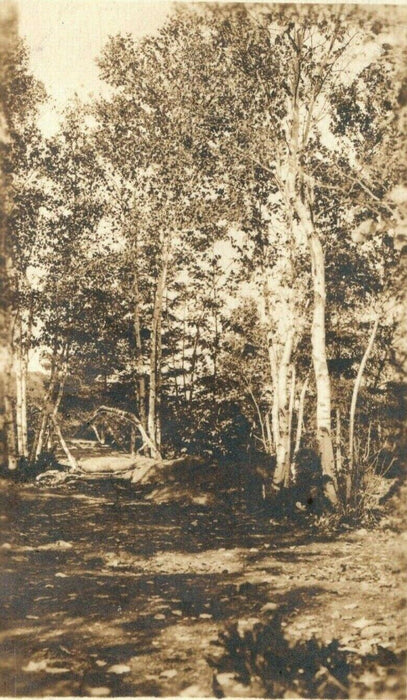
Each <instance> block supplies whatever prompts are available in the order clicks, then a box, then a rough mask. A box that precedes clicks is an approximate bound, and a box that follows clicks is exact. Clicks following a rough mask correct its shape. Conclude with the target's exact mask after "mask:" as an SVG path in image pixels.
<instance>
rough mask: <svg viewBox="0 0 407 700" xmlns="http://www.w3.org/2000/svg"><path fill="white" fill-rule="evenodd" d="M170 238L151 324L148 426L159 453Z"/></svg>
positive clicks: (163, 255) (160, 274) (163, 258)
mask: <svg viewBox="0 0 407 700" xmlns="http://www.w3.org/2000/svg"><path fill="white" fill-rule="evenodd" d="M168 257H169V240H168V239H167V238H166V239H165V240H164V243H163V251H162V262H161V269H160V273H159V276H158V280H157V286H156V290H155V296H154V308H153V318H152V326H151V350H150V377H149V379H150V386H149V400H148V419H147V428H148V435H149V438H150V442H151V443H152V444H153V445H154V446H155V447H154V450H155V451H156V452H158V453H159V448H158V446H157V438H158V437H159V436H158V435H157V393H158V391H159V390H160V386H159V385H160V378H159V377H158V375H159V374H160V375H161V318H162V310H163V299H164V291H165V285H166V281H167V272H168Z"/></svg>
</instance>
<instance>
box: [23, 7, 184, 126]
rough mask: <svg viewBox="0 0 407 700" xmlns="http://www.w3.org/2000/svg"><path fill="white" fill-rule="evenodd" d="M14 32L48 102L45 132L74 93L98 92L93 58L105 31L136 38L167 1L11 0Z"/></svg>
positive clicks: (151, 26) (154, 23)
mask: <svg viewBox="0 0 407 700" xmlns="http://www.w3.org/2000/svg"><path fill="white" fill-rule="evenodd" d="M17 7H18V13H19V33H20V35H21V36H22V37H23V38H24V39H25V40H26V42H27V44H28V47H29V50H30V54H31V68H32V71H33V73H34V75H35V76H36V77H37V78H39V79H40V80H41V81H42V82H43V83H44V85H45V88H46V90H47V92H48V94H49V96H50V97H51V100H53V102H54V104H53V105H52V104H50V105H48V106H47V107H46V108H44V110H43V113H42V117H41V121H42V124H41V125H42V127H43V129H44V131H45V132H49V133H51V132H52V131H53V130H54V129H55V128H56V126H57V123H58V115H57V112H56V111H55V108H56V110H59V109H61V108H62V107H63V105H64V104H66V102H67V100H68V99H69V97H70V96H71V95H73V94H74V93H78V95H79V97H81V98H86V97H87V95H88V94H89V93H97V92H98V91H99V90H100V86H101V84H100V82H99V79H98V68H97V65H96V63H95V58H96V57H97V56H98V55H99V54H100V52H101V50H102V48H103V46H104V44H105V43H106V41H107V39H108V37H109V35H114V34H117V33H118V32H121V33H127V32H130V33H131V34H133V35H134V36H136V37H137V36H139V37H142V36H143V35H145V34H149V33H151V32H154V30H156V29H157V28H158V27H160V26H161V25H162V24H163V22H164V21H165V18H166V16H167V15H168V13H169V12H170V10H171V7H172V3H171V2H165V1H162V2H154V1H153V2H149V1H148V0H17Z"/></svg>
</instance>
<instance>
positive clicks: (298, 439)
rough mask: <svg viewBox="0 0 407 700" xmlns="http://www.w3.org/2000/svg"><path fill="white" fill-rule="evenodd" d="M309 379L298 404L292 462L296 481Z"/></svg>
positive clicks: (303, 387)
mask: <svg viewBox="0 0 407 700" xmlns="http://www.w3.org/2000/svg"><path fill="white" fill-rule="evenodd" d="M308 381H309V378H308V377H307V378H306V379H305V381H304V383H303V385H302V389H301V394H300V403H299V406H298V416H297V432H296V436H295V445H294V456H293V460H292V464H291V475H292V479H293V481H294V482H295V481H296V479H297V463H298V453H299V451H300V447H301V436H302V426H303V421H304V404H305V395H306V393H307V388H308Z"/></svg>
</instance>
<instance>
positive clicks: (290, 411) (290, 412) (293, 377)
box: [287, 365, 296, 486]
mask: <svg viewBox="0 0 407 700" xmlns="http://www.w3.org/2000/svg"><path fill="white" fill-rule="evenodd" d="M295 389H296V374H295V365H291V385H290V403H289V405H288V448H289V449H288V454H289V462H290V467H291V450H292V427H293V414H294V400H295ZM290 473H291V469H290V471H289V474H290ZM288 482H289V478H288V479H287V486H288Z"/></svg>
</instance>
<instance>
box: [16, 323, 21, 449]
mask: <svg viewBox="0 0 407 700" xmlns="http://www.w3.org/2000/svg"><path fill="white" fill-rule="evenodd" d="M21 375H22V363H21V325H20V328H19V333H18V338H17V339H16V341H15V350H14V377H15V383H16V432H17V454H18V457H21V456H22V454H23V426H22V386H21V385H22V378H21Z"/></svg>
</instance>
